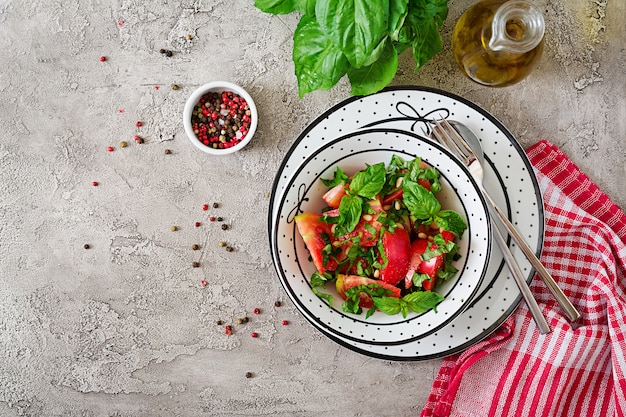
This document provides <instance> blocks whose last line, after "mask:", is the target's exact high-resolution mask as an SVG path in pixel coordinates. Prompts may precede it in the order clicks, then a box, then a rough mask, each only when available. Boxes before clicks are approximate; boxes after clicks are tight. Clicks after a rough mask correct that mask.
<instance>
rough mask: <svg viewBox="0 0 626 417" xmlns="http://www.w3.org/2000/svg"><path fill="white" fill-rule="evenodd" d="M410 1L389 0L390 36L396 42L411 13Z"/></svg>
mask: <svg viewBox="0 0 626 417" xmlns="http://www.w3.org/2000/svg"><path fill="white" fill-rule="evenodd" d="M408 6H409V0H389V34H390V36H391V39H393V40H394V41H397V40H398V36H399V33H400V29H401V28H402V25H403V24H404V19H405V18H406V16H407V14H408V12H409V7H408Z"/></svg>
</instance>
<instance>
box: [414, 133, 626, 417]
mask: <svg viewBox="0 0 626 417" xmlns="http://www.w3.org/2000/svg"><path fill="white" fill-rule="evenodd" d="M527 154H528V157H529V158H530V161H531V163H532V164H533V166H534V167H535V170H536V174H537V178H538V180H539V186H540V188H541V190H542V192H543V198H544V204H545V216H546V230H545V242H544V249H543V254H542V257H541V260H542V262H543V264H544V265H545V266H546V268H547V269H548V270H549V271H550V272H551V273H552V275H553V277H554V278H555V279H556V281H557V282H558V283H559V285H560V287H561V288H562V289H563V291H564V292H565V294H567V296H568V297H570V299H571V300H572V302H573V303H574V305H575V306H576V307H577V308H578V310H579V311H580V312H581V314H582V318H581V326H580V327H578V328H577V329H576V330H574V329H572V328H571V327H570V325H569V324H568V322H567V320H566V319H565V318H564V316H563V315H562V314H561V311H560V309H559V306H558V304H557V303H556V301H555V300H554V298H553V297H552V295H551V294H550V292H549V291H548V289H547V288H546V287H545V285H544V284H543V282H542V281H541V280H540V279H539V278H538V277H535V279H534V280H533V282H532V285H531V289H532V292H533V293H534V294H535V297H536V298H537V300H538V302H539V305H540V306H541V307H542V310H543V312H544V314H545V315H546V318H547V320H548V323H550V326H551V327H552V333H550V334H548V335H544V336H542V335H540V334H539V333H538V331H537V327H536V326H535V323H534V322H533V320H532V318H531V316H530V313H529V312H528V309H527V308H526V305H525V304H524V303H523V302H522V303H520V306H519V308H518V309H517V310H516V311H515V313H514V314H513V315H512V316H511V317H509V319H507V320H506V321H505V322H504V323H503V324H502V326H501V327H500V328H499V329H498V330H497V331H496V332H494V333H493V334H492V335H491V336H489V337H488V338H487V339H485V340H484V341H482V342H480V343H478V344H476V345H474V346H473V347H471V348H469V349H468V350H466V351H465V352H463V353H460V354H457V355H454V356H451V357H449V358H446V359H445V360H444V363H443V365H442V367H441V369H440V370H439V374H438V375H437V378H436V379H435V382H434V384H433V387H432V391H431V393H430V396H429V398H428V401H427V403H426V406H425V408H424V410H423V411H422V414H421V416H422V417H426V416H463V417H471V416H481V417H483V416H497V417H505V416H521V417H528V416H532V417H538V416H559V417H560V416H590V417H591V416H593V417H598V416H613V415H615V416H624V413H625V412H626V357H625V355H626V214H624V212H623V211H622V210H620V208H619V207H618V206H616V205H615V204H614V203H613V202H611V200H610V199H609V198H608V197H607V196H606V195H605V194H604V193H603V192H602V191H600V190H599V189H598V187H597V186H596V185H595V184H594V183H593V182H592V181H591V180H590V179H589V178H588V177H587V176H586V175H585V174H583V173H582V172H581V171H580V170H579V169H578V167H577V166H576V165H574V163H572V162H571V161H570V160H569V159H568V158H567V157H566V156H565V155H564V154H563V153H561V151H560V150H559V149H558V148H557V147H556V146H554V145H552V144H551V143H549V142H547V141H541V142H539V143H537V144H536V145H533V146H532V147H531V148H530V149H528V151H527Z"/></svg>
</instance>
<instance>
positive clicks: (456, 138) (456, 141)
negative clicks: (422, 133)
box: [432, 117, 476, 165]
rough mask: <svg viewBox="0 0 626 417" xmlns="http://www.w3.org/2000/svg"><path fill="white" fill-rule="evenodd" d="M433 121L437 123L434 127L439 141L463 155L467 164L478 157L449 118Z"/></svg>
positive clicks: (434, 132)
mask: <svg viewBox="0 0 626 417" xmlns="http://www.w3.org/2000/svg"><path fill="white" fill-rule="evenodd" d="M432 122H433V123H434V124H435V126H434V127H433V128H432V130H433V136H434V137H435V139H436V140H437V141H438V142H439V143H441V144H442V145H443V146H445V147H446V148H448V149H450V150H452V151H453V152H454V153H456V154H457V155H458V156H459V157H461V158H462V159H463V162H464V163H465V164H466V165H467V164H469V163H470V162H472V161H473V160H475V159H476V154H475V153H474V151H473V150H472V148H471V147H470V146H469V145H468V144H467V142H466V141H465V139H463V137H462V136H461V135H460V134H459V132H457V131H456V129H455V128H454V126H452V125H451V124H450V123H449V122H448V120H447V119H445V118H443V117H442V118H441V119H439V120H436V119H433V120H432Z"/></svg>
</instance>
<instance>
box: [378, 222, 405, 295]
mask: <svg viewBox="0 0 626 417" xmlns="http://www.w3.org/2000/svg"><path fill="white" fill-rule="evenodd" d="M382 243H383V249H384V251H385V256H386V258H387V265H386V266H385V268H384V269H381V270H380V279H381V280H382V281H384V282H386V283H388V284H391V285H397V284H398V283H399V282H400V281H402V278H404V277H405V275H406V271H407V270H408V268H409V262H410V260H411V240H410V239H409V234H408V233H407V231H406V230H404V229H401V228H397V229H395V230H394V232H393V233H391V232H389V231H386V232H385V233H384V234H383V238H382Z"/></svg>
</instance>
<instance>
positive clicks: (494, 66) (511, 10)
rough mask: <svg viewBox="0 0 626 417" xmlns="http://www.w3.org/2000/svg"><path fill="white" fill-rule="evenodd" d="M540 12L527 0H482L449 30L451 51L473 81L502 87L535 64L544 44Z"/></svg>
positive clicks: (543, 29)
mask: <svg viewBox="0 0 626 417" xmlns="http://www.w3.org/2000/svg"><path fill="white" fill-rule="evenodd" d="M544 31H545V22H544V18H543V14H542V13H541V11H540V10H538V9H537V7H536V6H534V5H533V4H532V3H530V2H528V1H526V0H508V1H506V0H482V1H480V2H478V3H476V4H474V5H473V6H471V7H470V8H469V9H467V10H466V11H465V13H463V15H462V16H461V17H460V18H459V20H458V22H457V23H456V26H455V28H454V32H453V34H452V52H453V55H454V58H455V60H456V62H457V64H458V65H459V67H460V68H461V70H462V71H463V73H464V74H465V75H466V76H468V77H469V78H470V79H472V80H473V81H475V82H477V83H479V84H482V85H486V86H490V87H504V86H508V85H511V84H515V83H517V82H519V81H520V80H522V79H524V78H525V77H526V76H528V74H530V73H531V72H532V71H533V69H534V68H535V67H536V65H537V63H538V62H539V59H540V58H541V54H542V52H543V44H544V39H543V37H544Z"/></svg>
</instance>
